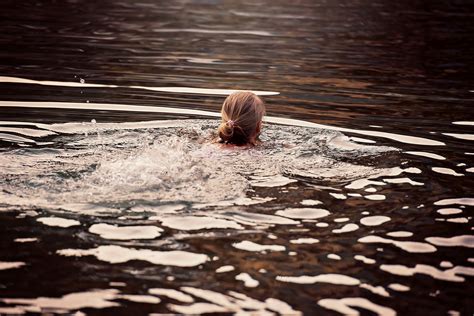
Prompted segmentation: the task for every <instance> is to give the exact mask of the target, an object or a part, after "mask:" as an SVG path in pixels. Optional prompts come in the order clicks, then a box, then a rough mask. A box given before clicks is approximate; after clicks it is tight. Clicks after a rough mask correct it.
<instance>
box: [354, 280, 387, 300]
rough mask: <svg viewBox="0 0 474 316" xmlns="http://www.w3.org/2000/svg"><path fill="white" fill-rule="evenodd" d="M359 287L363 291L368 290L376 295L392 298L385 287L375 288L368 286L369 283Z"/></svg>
mask: <svg viewBox="0 0 474 316" xmlns="http://www.w3.org/2000/svg"><path fill="white" fill-rule="evenodd" d="M359 287H360V288H361V289H366V290H368V291H370V292H372V293H374V294H377V295H380V296H383V297H390V294H389V293H388V292H387V290H385V288H384V287H383V286H380V285H379V286H373V285H370V284H367V283H362V284H361V285H359Z"/></svg>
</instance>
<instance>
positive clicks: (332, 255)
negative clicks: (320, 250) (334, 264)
mask: <svg viewBox="0 0 474 316" xmlns="http://www.w3.org/2000/svg"><path fill="white" fill-rule="evenodd" d="M327 258H328V259H332V260H341V259H342V258H341V256H339V255H337V254H335V253H330V254H328V255H327Z"/></svg>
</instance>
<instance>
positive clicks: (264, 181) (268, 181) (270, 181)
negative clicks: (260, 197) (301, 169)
mask: <svg viewBox="0 0 474 316" xmlns="http://www.w3.org/2000/svg"><path fill="white" fill-rule="evenodd" d="M250 179H251V181H250V184H251V185H252V186H254V187H264V188H274V187H282V186H285V185H287V184H290V183H294V182H297V181H296V180H293V179H290V178H287V177H284V176H282V175H275V176H267V177H257V176H251V177H250Z"/></svg>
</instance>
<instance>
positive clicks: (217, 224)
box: [161, 216, 244, 230]
mask: <svg viewBox="0 0 474 316" xmlns="http://www.w3.org/2000/svg"><path fill="white" fill-rule="evenodd" d="M161 224H162V225H163V226H166V227H169V228H173V229H179V230H200V229H214V228H230V229H243V228H244V227H243V226H242V225H239V224H237V223H236V222H233V221H230V220H225V219H219V218H212V217H207V216H169V217H164V218H162V219H161Z"/></svg>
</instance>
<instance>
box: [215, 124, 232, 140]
mask: <svg viewBox="0 0 474 316" xmlns="http://www.w3.org/2000/svg"><path fill="white" fill-rule="evenodd" d="M230 122H231V123H230ZM229 123H230V124H229ZM234 126H235V123H234V121H232V120H229V121H227V122H222V123H221V125H219V128H218V130H217V131H218V132H219V137H220V138H221V139H222V140H223V141H228V140H230V139H231V138H232V135H234Z"/></svg>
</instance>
